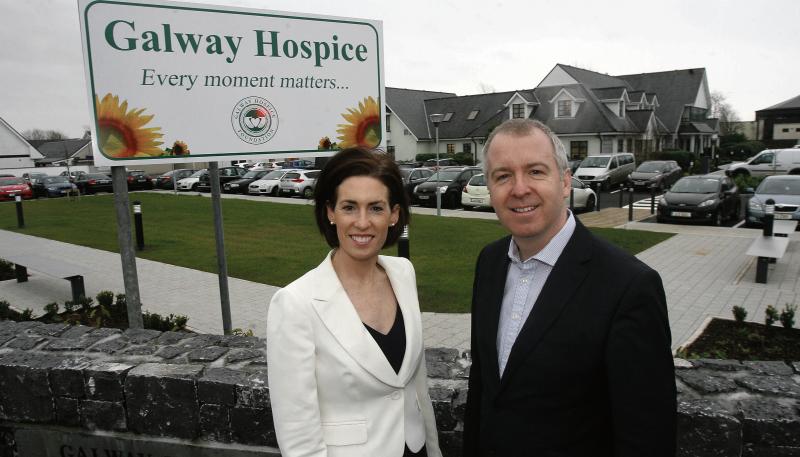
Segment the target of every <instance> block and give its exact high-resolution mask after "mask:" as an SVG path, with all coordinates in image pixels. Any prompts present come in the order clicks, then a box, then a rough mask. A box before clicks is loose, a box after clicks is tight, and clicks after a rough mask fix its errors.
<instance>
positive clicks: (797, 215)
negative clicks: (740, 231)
mask: <svg viewBox="0 0 800 457" xmlns="http://www.w3.org/2000/svg"><path fill="white" fill-rule="evenodd" d="M770 199H771V200H772V201H774V202H775V213H774V214H775V220H781V219H786V220H795V221H798V220H800V176H798V175H774V176H767V177H766V178H764V180H763V181H761V184H759V185H758V188H756V193H755V194H754V195H753V198H751V199H750V201H749V202H747V218H746V219H745V223H746V224H747V225H749V226H755V225H760V224H761V223H762V222H763V220H764V209H765V208H764V207H765V205H766V202H767V200H770Z"/></svg>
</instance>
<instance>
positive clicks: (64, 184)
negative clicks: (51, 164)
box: [35, 176, 78, 197]
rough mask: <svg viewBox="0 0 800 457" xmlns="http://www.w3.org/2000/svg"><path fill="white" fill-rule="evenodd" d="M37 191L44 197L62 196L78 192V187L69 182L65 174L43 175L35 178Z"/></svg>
mask: <svg viewBox="0 0 800 457" xmlns="http://www.w3.org/2000/svg"><path fill="white" fill-rule="evenodd" d="M35 186H38V189H39V193H38V195H42V196H45V197H63V196H64V195H67V194H69V193H72V192H74V193H78V187H77V186H76V185H75V184H73V183H71V182H69V178H67V177H66V176H45V177H43V178H38V179H37V180H36V184H35Z"/></svg>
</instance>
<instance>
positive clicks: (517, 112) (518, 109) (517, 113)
mask: <svg viewBox="0 0 800 457" xmlns="http://www.w3.org/2000/svg"><path fill="white" fill-rule="evenodd" d="M523 117H525V105H524V104H522V103H514V104H512V105H511V119H522V118H523Z"/></svg>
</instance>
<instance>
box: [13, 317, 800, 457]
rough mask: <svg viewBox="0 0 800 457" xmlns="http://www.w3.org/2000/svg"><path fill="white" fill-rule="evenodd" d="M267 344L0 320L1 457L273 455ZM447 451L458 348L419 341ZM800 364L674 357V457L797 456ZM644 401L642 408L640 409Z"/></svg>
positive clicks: (455, 416) (460, 396) (456, 448)
mask: <svg viewBox="0 0 800 457" xmlns="http://www.w3.org/2000/svg"><path fill="white" fill-rule="evenodd" d="M264 348H265V344H264V340H262V339H260V338H255V337H243V336H220V335H197V334H190V333H178V332H163V333H162V332H157V331H153V330H126V331H120V330H116V329H107V328H100V329H93V328H90V327H84V326H69V325H64V324H50V325H45V324H41V323H38V322H24V323H14V322H11V321H0V457H12V456H17V455H20V456H26V457H27V456H28V455H33V456H42V457H50V456H53V457H55V456H58V457H78V456H92V457H93V456H94V455H103V456H105V455H120V456H127V455H129V454H130V453H133V454H132V455H139V454H141V455H145V456H147V455H150V456H152V457H156V456H159V457H181V456H190V455H191V456H223V455H224V456H226V457H239V456H242V457H251V456H252V457H254V456H256V455H258V456H265V455H275V456H277V455H279V452H278V449H277V448H276V446H277V443H276V440H275V433H274V429H273V424H272V413H271V410H270V401H269V387H268V383H267V366H266V360H265V357H264ZM426 356H427V362H428V374H429V378H430V379H429V386H430V392H431V398H432V400H433V406H434V409H435V411H436V418H437V424H438V426H439V439H440V442H441V445H442V450H443V452H444V454H445V456H459V455H460V454H461V450H460V443H461V429H462V425H463V424H462V418H463V415H464V405H465V403H466V393H467V377H468V376H469V365H470V360H469V354H468V353H461V352H459V351H458V350H455V349H428V350H427V353H426ZM798 372H800V364H793V365H787V364H785V363H782V362H745V363H739V362H736V361H718V360H697V361H692V362H688V361H685V360H678V359H676V375H677V384H678V392H679V394H678V395H679V397H678V400H679V406H678V409H679V410H678V414H679V424H678V429H679V434H678V447H679V453H678V455H680V456H737V457H738V456H750V457H756V456H759V457H760V456H800V417H798V401H797V400H798V398H800V384H798V380H800V376H798V374H797V373H798ZM644 407H646V406H644Z"/></svg>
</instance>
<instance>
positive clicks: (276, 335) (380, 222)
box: [267, 148, 441, 457]
mask: <svg viewBox="0 0 800 457" xmlns="http://www.w3.org/2000/svg"><path fill="white" fill-rule="evenodd" d="M315 194H316V196H315V204H316V207H315V216H316V222H317V226H318V227H319V230H320V232H322V234H323V235H324V236H325V240H326V241H327V242H328V244H329V245H330V246H331V247H332V248H333V249H332V250H331V252H330V253H329V254H328V256H327V257H326V258H325V260H323V262H322V263H321V264H320V265H319V266H317V267H316V268H315V269H313V270H311V271H309V272H308V273H306V274H305V275H303V276H302V277H301V278H300V279H298V280H296V281H294V282H293V283H291V284H289V285H288V286H286V287H285V288H283V289H281V290H280V291H278V292H277V293H276V294H275V296H274V297H273V298H272V302H271V303H270V306H269V315H268V318H267V359H268V362H267V363H268V366H269V375H270V376H269V387H270V398H271V401H272V415H273V419H274V422H275V431H276V433H277V438H278V445H279V447H280V450H281V455H283V456H285V457H293V456H312V455H313V456H365V457H373V456H374V457H400V456H412V455H417V456H428V457H439V456H441V452H440V450H439V444H438V437H437V434H436V423H435V419H434V415H433V408H432V406H431V400H430V397H429V395H428V387H427V374H426V371H425V357H424V352H423V347H422V321H421V317H420V311H419V303H418V301H417V288H416V278H415V275H414V268H413V267H412V265H411V263H410V262H409V261H408V260H406V259H403V258H397V257H385V256H381V255H378V254H379V252H380V250H381V249H382V248H384V247H386V246H391V245H392V244H394V243H395V242H396V241H397V238H399V236H400V233H401V232H402V230H403V226H404V225H406V224H407V223H408V219H409V211H408V201H407V197H406V195H405V192H404V189H403V182H402V179H401V178H400V172H399V170H398V169H397V166H396V165H395V164H394V162H393V161H392V159H391V158H390V157H389V156H387V155H384V154H381V153H377V152H372V151H368V150H365V149H359V148H353V149H345V150H343V151H341V152H339V153H338V154H336V155H335V156H334V157H332V158H331V160H330V161H329V162H328V164H327V165H326V166H325V169H324V170H323V171H322V173H321V174H320V176H319V178H318V180H317V187H316V192H315Z"/></svg>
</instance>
